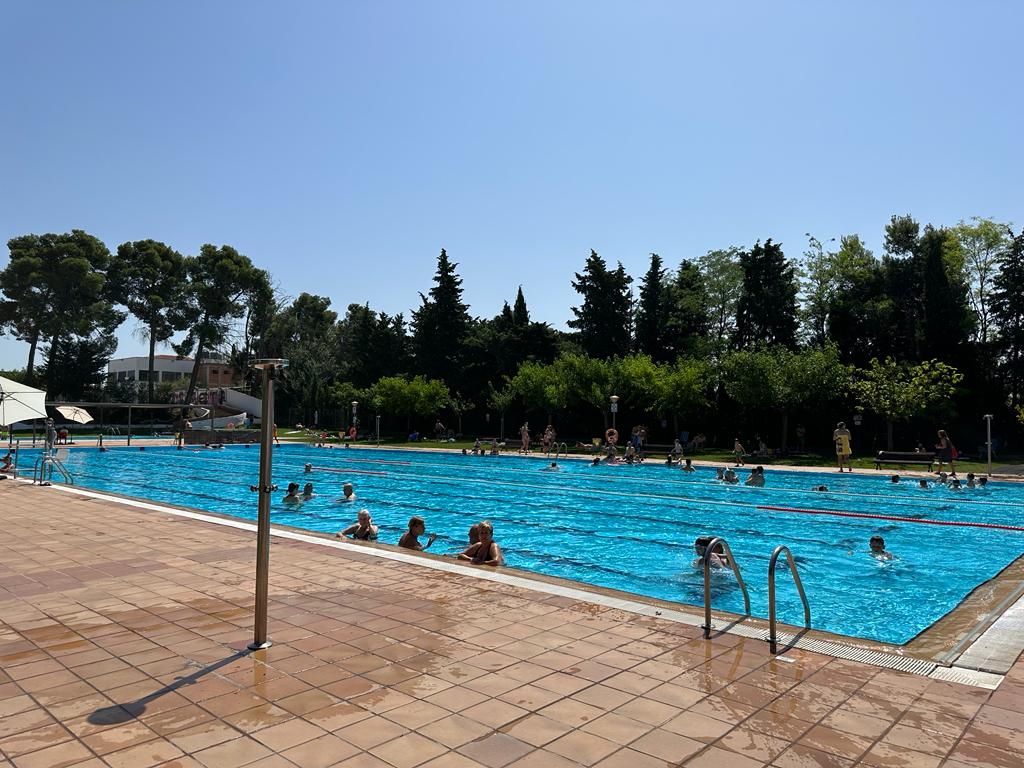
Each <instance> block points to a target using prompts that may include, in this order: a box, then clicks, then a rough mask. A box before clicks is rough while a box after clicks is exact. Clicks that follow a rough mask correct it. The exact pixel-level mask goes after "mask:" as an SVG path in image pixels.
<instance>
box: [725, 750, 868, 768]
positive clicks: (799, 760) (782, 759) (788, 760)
mask: <svg viewBox="0 0 1024 768" xmlns="http://www.w3.org/2000/svg"><path fill="white" fill-rule="evenodd" d="M853 764H854V763H853V761H852V760H847V759H846V758H845V757H839V755H835V754H832V753H830V752H822V751H821V750H820V749H813V748H811V747H808V746H806V745H804V744H794V745H793V746H791V747H790V748H789V749H787V750H786V751H785V752H783V753H782V754H781V755H779V756H778V757H776V758H775V760H774V762H773V763H772V766H773V768H852V766H853ZM708 768H710V766H708Z"/></svg>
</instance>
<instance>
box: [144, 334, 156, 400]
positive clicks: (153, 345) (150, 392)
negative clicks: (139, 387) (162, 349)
mask: <svg viewBox="0 0 1024 768" xmlns="http://www.w3.org/2000/svg"><path fill="white" fill-rule="evenodd" d="M155 357H156V336H155V335H154V334H153V329H152V328H150V329H149V375H148V376H147V379H148V382H147V383H148V384H149V387H148V396H147V398H146V402H147V403H152V402H153V366H154V358H155Z"/></svg>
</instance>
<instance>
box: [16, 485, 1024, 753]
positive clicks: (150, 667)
mask: <svg viewBox="0 0 1024 768" xmlns="http://www.w3.org/2000/svg"><path fill="white" fill-rule="evenodd" d="M0 520H2V525H3V528H2V530H3V533H4V535H3V536H2V537H0V766H2V767H3V768H7V767H8V766H11V765H13V766H18V768H35V767H39V768H58V767H60V766H72V765H75V766H89V768H92V767H93V766H97V767H101V766H114V767H125V768H146V767H147V766H152V765H167V766H207V768H219V767H220V766H224V767H225V768H228V767H234V766H251V767H252V768H274V767H277V766H302V767H303V768H306V767H309V768H313V767H317V766H335V765H337V766H346V767H348V768H363V767H366V768H372V767H374V766H379V767H381V768H383V767H386V766H392V767H393V768H412V767H413V766H420V765H422V766H429V768H457V767H459V766H474V765H481V766H488V767H489V768H500V767H502V766H515V767H516V768H526V767H528V766H535V767H536V768H549V767H550V768H560V767H561V766H571V765H587V766H590V765H596V766H600V767H601V768H613V767H614V766H623V767H625V768H648V766H650V767H652V768H653V767H654V766H658V767H659V768H664V767H665V766H677V765H678V766H706V767H708V768H755V767H756V766H767V765H770V766H778V767H779V768H803V767H805V766H834V767H836V768H842V767H845V766H853V765H863V766H874V767H876V768H886V767H888V766H917V767H923V766H928V767H932V766H939V765H946V766H950V767H951V768H962V767H963V766H999V767H1001V768H1003V767H1005V768H1011V767H1012V768H1018V767H1019V766H1021V765H1024V661H1018V662H1017V664H1016V665H1015V666H1014V667H1013V669H1012V670H1011V671H1010V673H1009V674H1008V675H1007V677H1006V679H1005V680H1004V681H1003V683H1002V684H1001V685H1000V686H999V688H998V689H996V690H995V691H992V690H987V689H983V688H972V687H966V686H961V685H955V684H951V683H945V682H939V681H935V680H929V679H927V678H923V677H917V676H913V675H907V674H902V673H899V672H892V671H888V670H883V669H879V668H876V667H870V666H864V665H860V664H856V663H853V662H849V661H842V660H838V659H833V658H830V657H827V656H819V655H816V654H813V653H807V652H803V651H790V652H788V653H787V654H786V658H787V659H789V660H790V661H788V662H786V661H781V660H775V659H773V658H772V657H771V656H770V655H769V654H768V650H767V647H766V644H765V643H763V642H761V641H755V640H748V639H744V638H741V637H736V636H732V635H719V636H716V637H714V638H712V639H711V640H710V641H706V640H704V639H702V637H701V636H700V630H699V629H697V628H694V627H689V626H685V625H680V624H677V623H672V622H668V621H664V620H662V619H658V618H645V617H639V616H637V615H635V614H628V613H625V612H621V611H618V610H615V609H610V608H606V607H602V606H600V605H597V604H595V603H588V602H580V601H575V600H571V599H567V598H564V597H552V596H549V595H545V594H541V593H537V592H533V591H531V590H528V589H523V588H520V587H515V586H510V585H506V584H501V583H496V582H491V581H482V580H477V579H473V578H471V577H466V576H461V575H457V574H452V573H446V572H442V571H438V570H433V569H426V568H421V567H418V566H417V565H415V564H408V563H403V562H397V561H393V560H384V559H382V558H380V557H375V556H373V555H372V554H366V555H363V554H361V553H351V552H347V551H338V550H335V549H328V548H325V547H321V546H318V545H316V544H310V543H304V542H300V541H291V540H281V539H275V540H274V543H273V546H272V555H271V584H270V600H271V602H270V636H271V638H272V640H273V641H274V645H273V647H271V648H270V649H268V650H266V651H257V652H254V653H249V652H247V651H245V650H244V649H245V646H246V643H247V642H249V640H250V639H251V621H252V593H253V581H252V576H253V562H254V536H253V534H252V533H251V532H248V531H245V530H239V529H236V528H230V527H225V526H220V525H215V524H210V523H205V522H200V521H196V520H190V519H186V518H182V517H179V516H174V515H170V514H166V513H161V512H155V511H145V510H140V509H136V508H131V507H126V506H124V505H121V504H118V503H115V502H110V501H105V500H99V499H94V498H86V497H83V496H79V495H76V494H72V493H64V492H59V491H56V490H52V489H45V488H39V487H32V486H28V485H25V484H22V483H16V482H13V481H8V482H3V483H0Z"/></svg>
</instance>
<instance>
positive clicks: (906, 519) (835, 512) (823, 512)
mask: <svg viewBox="0 0 1024 768" xmlns="http://www.w3.org/2000/svg"><path fill="white" fill-rule="evenodd" d="M757 508H758V509H767V510H769V511H771V512H797V513H799V514H801V515H835V516H836V517H864V518H868V519H869V520H895V521H896V522H898V523H920V524H922V525H949V526H953V527H954V528H997V529H999V530H1001V531H1024V526H1020V525H1003V524H1001V523H974V522H970V521H965V522H960V521H957V520H926V519H923V518H912V517H899V516H897V515H873V514H871V513H869V512H841V511H839V510H838V509H799V508H798V507H774V506H769V505H767V504H758V505H757Z"/></svg>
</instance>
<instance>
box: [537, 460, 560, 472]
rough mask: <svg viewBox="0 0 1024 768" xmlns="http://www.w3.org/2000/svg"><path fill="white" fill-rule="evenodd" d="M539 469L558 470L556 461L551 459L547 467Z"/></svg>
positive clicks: (546, 470)
mask: <svg viewBox="0 0 1024 768" xmlns="http://www.w3.org/2000/svg"><path fill="white" fill-rule="evenodd" d="M540 471H541V472H557V471H558V462H555V461H552V462H551V466H549V467H542V468H541V470H540Z"/></svg>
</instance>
